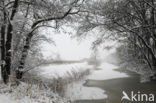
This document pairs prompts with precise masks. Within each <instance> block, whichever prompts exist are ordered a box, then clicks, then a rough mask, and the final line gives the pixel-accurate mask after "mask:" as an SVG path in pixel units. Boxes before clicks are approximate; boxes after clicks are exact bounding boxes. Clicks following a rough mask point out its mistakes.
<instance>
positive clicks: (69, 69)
mask: <svg viewBox="0 0 156 103" xmlns="http://www.w3.org/2000/svg"><path fill="white" fill-rule="evenodd" d="M90 68H92V66H91V65H88V63H87V62H84V63H73V64H51V65H48V66H41V67H39V68H37V69H38V71H40V73H39V74H38V75H40V76H43V77H45V78H47V79H52V78H59V77H61V78H62V77H68V76H69V75H70V76H71V75H73V72H76V73H80V72H84V71H86V70H88V69H90Z"/></svg>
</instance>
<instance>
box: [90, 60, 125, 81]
mask: <svg viewBox="0 0 156 103" xmlns="http://www.w3.org/2000/svg"><path fill="white" fill-rule="evenodd" d="M98 68H99V70H96V71H93V72H92V73H91V75H89V76H88V79H91V80H107V79H113V78H122V77H128V75H127V74H125V73H120V72H118V71H115V69H117V68H118V66H116V65H113V64H110V63H107V62H103V63H102V64H101V65H100V66H99V67H98Z"/></svg>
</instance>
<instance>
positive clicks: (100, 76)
mask: <svg viewBox="0 0 156 103" xmlns="http://www.w3.org/2000/svg"><path fill="white" fill-rule="evenodd" d="M98 68H99V69H98V70H96V69H95V70H94V69H92V73H91V74H90V75H88V76H87V77H86V78H85V79H84V81H80V82H75V83H72V84H70V85H69V86H68V87H67V94H66V95H67V97H68V98H70V99H71V100H94V99H104V98H107V95H106V94H105V91H104V90H103V89H100V88H96V87H85V86H83V84H84V82H85V80H88V79H90V80H107V79H113V78H122V77H128V75H126V74H124V73H120V72H117V71H115V70H114V69H116V68H118V67H117V66H115V65H113V64H110V63H107V62H103V63H102V64H101V65H100V66H98Z"/></svg>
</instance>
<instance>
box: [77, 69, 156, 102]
mask: <svg viewBox="0 0 156 103" xmlns="http://www.w3.org/2000/svg"><path fill="white" fill-rule="evenodd" d="M115 71H117V72H122V73H126V74H127V75H128V76H129V77H123V78H114V79H108V80H88V81H87V82H86V83H85V84H84V85H85V86H88V87H98V88H101V89H103V90H105V94H106V95H107V96H108V98H106V99H101V100H78V101H76V103H121V98H122V96H123V94H122V92H123V91H125V92H126V93H127V94H130V93H131V92H132V91H133V92H134V93H138V92H140V93H143V94H147V95H148V94H150V93H152V94H155V95H156V88H155V87H156V82H155V81H151V82H146V83H141V82H140V75H139V74H137V73H135V72H132V71H128V70H125V71H121V69H120V68H118V69H115ZM126 103H129V101H126ZM133 103H140V102H133ZM145 103H152V102H148V101H147V102H145ZM153 103H154V102H153Z"/></svg>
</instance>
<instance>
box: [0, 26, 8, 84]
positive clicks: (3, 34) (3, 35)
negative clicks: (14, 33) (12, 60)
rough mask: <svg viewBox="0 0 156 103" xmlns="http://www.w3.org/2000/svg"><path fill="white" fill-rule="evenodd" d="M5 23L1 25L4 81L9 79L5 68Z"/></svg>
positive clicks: (2, 74)
mask: <svg viewBox="0 0 156 103" xmlns="http://www.w3.org/2000/svg"><path fill="white" fill-rule="evenodd" d="M5 28H6V26H5V24H3V25H2V27H1V76H2V79H3V82H4V83H7V81H8V75H7V70H6V68H5V65H6V63H5Z"/></svg>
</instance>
